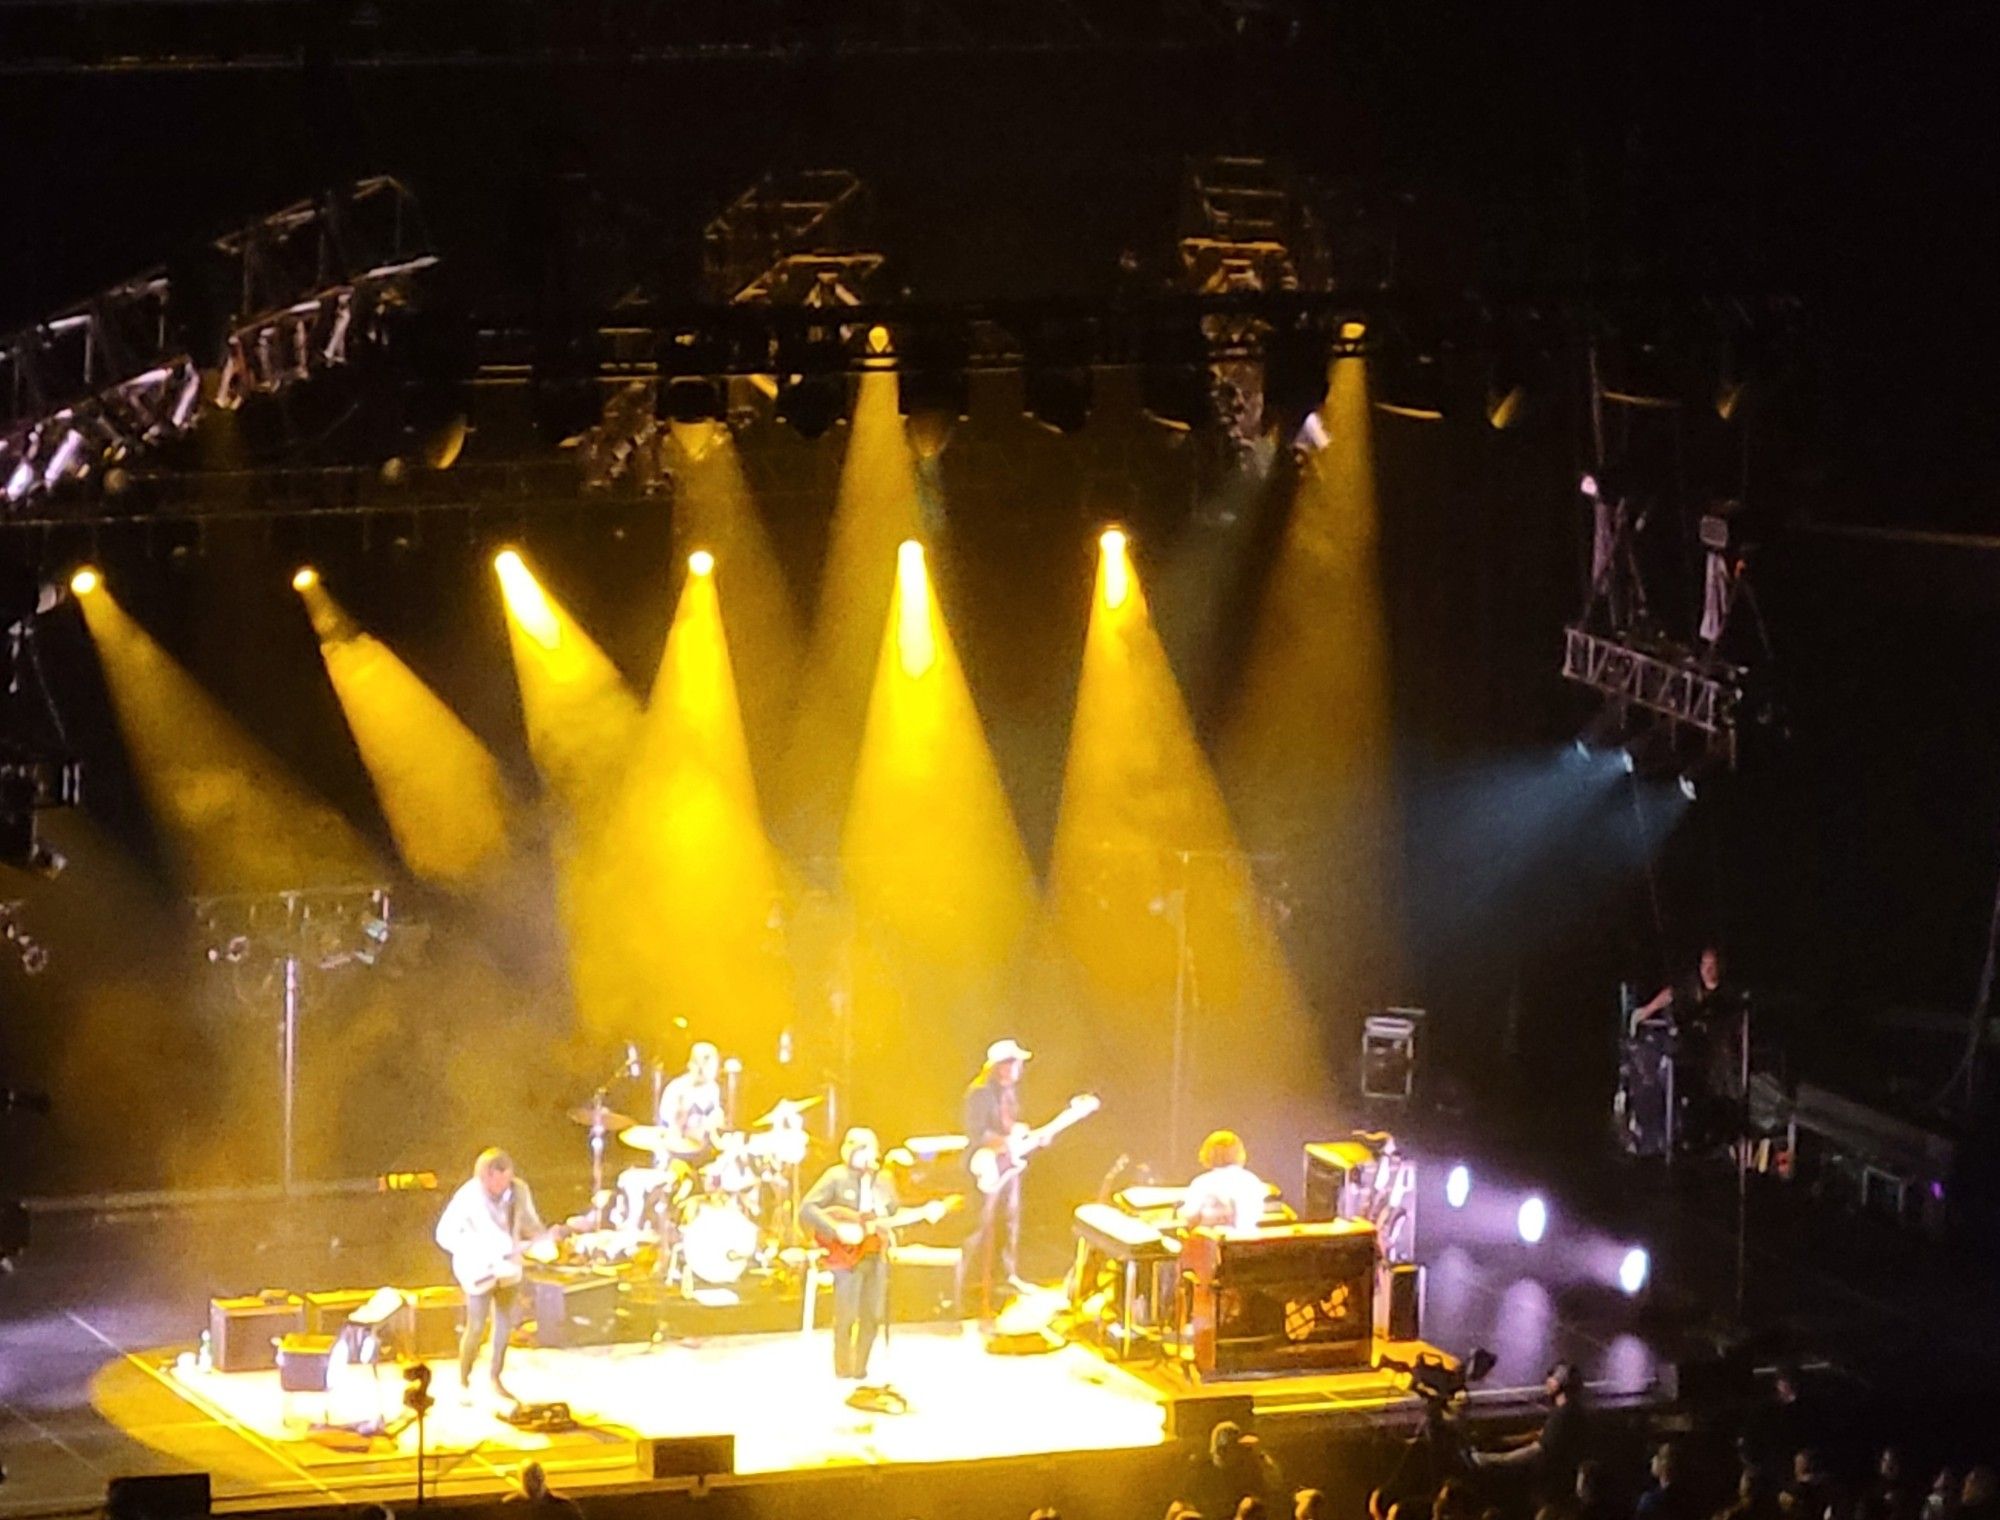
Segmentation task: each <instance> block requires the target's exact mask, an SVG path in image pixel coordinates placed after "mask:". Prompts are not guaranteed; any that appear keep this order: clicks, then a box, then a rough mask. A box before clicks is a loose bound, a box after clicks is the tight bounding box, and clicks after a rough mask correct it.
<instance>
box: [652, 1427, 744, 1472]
mask: <svg viewBox="0 0 2000 1520" xmlns="http://www.w3.org/2000/svg"><path fill="white" fill-rule="evenodd" d="M735 1471H736V1437H735V1436H734V1435H732V1434H724V1435H719V1436H648V1437H647V1438H646V1439H645V1440H643V1441H641V1442H640V1443H639V1472H640V1474H641V1475H642V1476H644V1477H648V1478H651V1479H653V1480H654V1481H655V1482H658V1481H660V1480H662V1479H666V1478H708V1477H713V1476H715V1475H716V1474H718V1473H733V1472H735Z"/></svg>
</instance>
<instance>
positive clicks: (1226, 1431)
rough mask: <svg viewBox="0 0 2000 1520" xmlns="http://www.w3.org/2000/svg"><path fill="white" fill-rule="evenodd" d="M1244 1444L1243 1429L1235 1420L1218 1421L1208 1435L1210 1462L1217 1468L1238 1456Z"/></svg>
mask: <svg viewBox="0 0 2000 1520" xmlns="http://www.w3.org/2000/svg"><path fill="white" fill-rule="evenodd" d="M1242 1444H1243V1427H1242V1426H1241V1425H1238V1424H1237V1423H1236V1422H1235V1421H1234V1420H1217V1421H1216V1422H1215V1428H1214V1429H1212V1430H1210V1431H1209V1433H1208V1460H1209V1461H1211V1462H1213V1463H1214V1464H1215V1465H1216V1466H1217V1467H1220V1466H1221V1465H1222V1464H1223V1463H1225V1462H1227V1461H1229V1460H1230V1459H1231V1458H1232V1457H1234V1456H1235V1455H1236V1449H1237V1448H1238V1447H1239V1446H1241V1445H1242Z"/></svg>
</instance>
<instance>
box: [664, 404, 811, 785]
mask: <svg viewBox="0 0 2000 1520" xmlns="http://www.w3.org/2000/svg"><path fill="white" fill-rule="evenodd" d="M673 433H674V437H675V438H676V439H677V440H679V442H680V452H681V454H682V456H683V457H682V460H681V463H680V466H679V471H678V477H677V483H676V487H675V493H674V515H675V528H676V531H677V533H679V534H680V535H681V537H682V540H683V542H685V543H686V544H687V545H688V546H689V547H690V548H692V549H694V550H695V552H696V553H697V554H706V555H708V556H709V560H708V563H709V565H710V567H711V571H712V570H713V568H714V567H715V566H717V565H720V566H721V567H722V574H723V575H724V577H725V578H726V579H727V581H728V594H727V595H726V596H724V597H723V598H722V621H723V627H724V628H725V630H726V631H727V633H728V637H729V647H730V648H731V649H732V650H733V651H735V657H736V661H737V668H738V672H739V680H738V691H737V695H738V700H739V701H740V703H741V706H742V712H743V724H744V728H745V730H746V732H747V733H748V734H749V736H750V740H751V748H752V752H753V753H756V754H759V755H772V756H775V755H777V754H778V753H779V751H780V750H781V749H782V748H783V746H784V739H785V726H786V724H787V722H788V721H789V720H790V717H791V710H792V693H793V690H794V687H793V683H794V682H795V681H796V679H797V677H798V666H799V643H800V634H799V615H798V608H797V606H796V604H795V602H794V599H793V595H792V588H791V585H790V583H789V582H788V581H787V580H786V578H785V572H784V569H783V567H782V565H781V564H780V563H779V560H778V556H777V554H776V552H775V551H774V550H773V549H772V547H771V541H770V536H769V535H768V534H767V533H766V532H765V530H764V523H763V519H762V518H761V517H760V516H759V514H758V510H757V501H756V497H755V496H754V495H753V494H752V492H751V489H750V482H749V479H748V477H747V476H746V475H745V473H744V470H743V458H742V455H741V454H740V453H739V452H738V450H737V447H736V437H735V435H734V434H733V433H732V432H731V431H730V430H729V428H728V426H727V425H726V424H724V423H720V422H707V423H701V424H693V425H690V424H681V425H678V426H676V427H675V428H674V429H673ZM695 573H697V574H699V573H702V572H700V571H696V572H695Z"/></svg>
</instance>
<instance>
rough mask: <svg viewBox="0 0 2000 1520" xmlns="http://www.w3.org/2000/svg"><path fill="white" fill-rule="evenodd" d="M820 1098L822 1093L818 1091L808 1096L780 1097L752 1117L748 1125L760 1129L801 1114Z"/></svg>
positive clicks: (819, 1100) (820, 1099)
mask: <svg viewBox="0 0 2000 1520" xmlns="http://www.w3.org/2000/svg"><path fill="white" fill-rule="evenodd" d="M822 1099H823V1095H822V1094H820V1093H814V1094H813V1095H812V1096H811V1097H810V1098H780V1099H779V1100H778V1101H777V1102H776V1103H773V1104H772V1105H771V1106H770V1108H769V1109H767V1110H766V1111H765V1112H764V1114H763V1115H762V1116H761V1117H759V1118H756V1119H752V1120H751V1121H750V1127H751V1128H752V1129H762V1128H764V1127H765V1126H766V1125H770V1124H776V1123H777V1122H778V1121H779V1120H780V1119H783V1118H787V1117H789V1116H790V1115H793V1114H802V1113H804V1112H805V1111H806V1110H807V1109H809V1108H811V1107H812V1106H813V1105H814V1104H816V1103H819V1102H821V1101H822Z"/></svg>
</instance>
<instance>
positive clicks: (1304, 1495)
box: [1292, 1488, 1382, 1520]
mask: <svg viewBox="0 0 2000 1520" xmlns="http://www.w3.org/2000/svg"><path fill="white" fill-rule="evenodd" d="M1381 1492H1382V1490H1381V1489H1379V1488H1378V1489H1376V1490H1375V1491H1374V1492H1373V1493H1371V1494H1370V1495H1369V1496H1368V1512H1369V1514H1371V1515H1373V1514H1375V1513H1376V1511H1375V1501H1376V1499H1377V1498H1378V1497H1380V1495H1381ZM1292 1520H1329V1517H1328V1515H1327V1513H1326V1495H1325V1494H1323V1493H1321V1492H1320V1491H1319V1490H1318V1489H1316V1488H1302V1489H1300V1490H1299V1491H1298V1492H1297V1493H1295V1494H1293V1495H1292Z"/></svg>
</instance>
